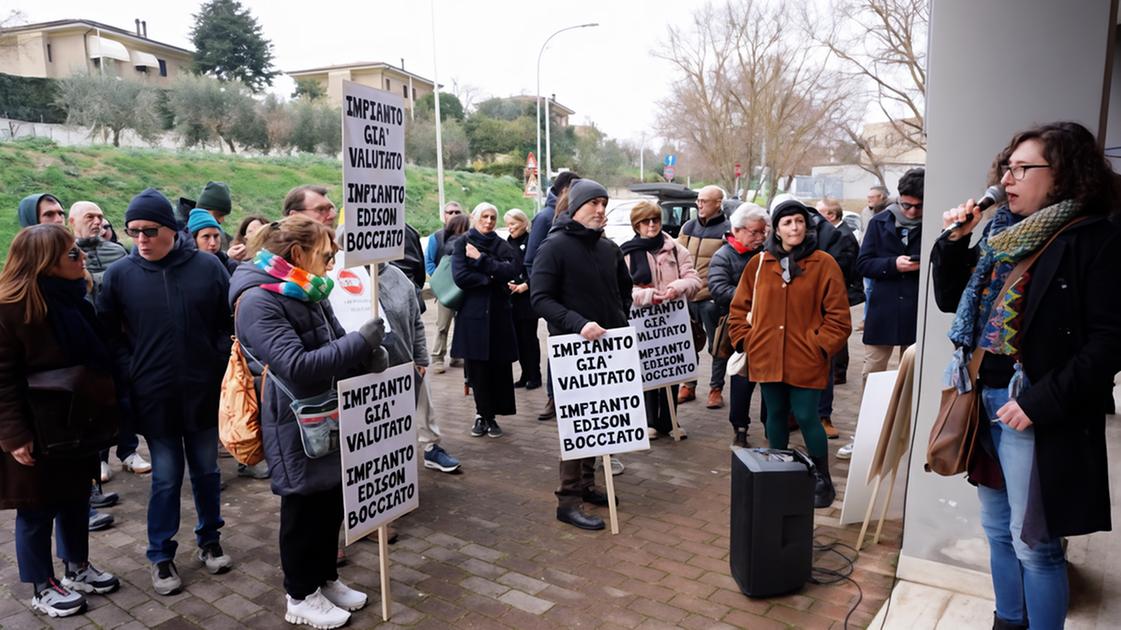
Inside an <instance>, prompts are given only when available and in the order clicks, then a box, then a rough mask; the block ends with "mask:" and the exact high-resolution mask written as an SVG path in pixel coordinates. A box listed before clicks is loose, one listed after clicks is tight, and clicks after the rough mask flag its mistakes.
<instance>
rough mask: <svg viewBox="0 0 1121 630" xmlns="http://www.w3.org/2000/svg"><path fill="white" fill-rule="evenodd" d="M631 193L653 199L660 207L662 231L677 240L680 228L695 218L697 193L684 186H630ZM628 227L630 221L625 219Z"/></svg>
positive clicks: (658, 184) (656, 184)
mask: <svg viewBox="0 0 1121 630" xmlns="http://www.w3.org/2000/svg"><path fill="white" fill-rule="evenodd" d="M627 188H628V189H629V190H630V191H631V192H633V193H638V194H640V195H649V196H651V197H654V198H655V200H656V201H657V204H658V205H659V206H661V207H662V230H664V231H665V232H666V233H667V234H669V235H670V236H672V237H674V238H677V235H678V233H679V232H681V226H682V225H685V222H686V221H688V220H689V219H692V218H693V217H695V216H697V191H695V190H693V189H692V188H689V187H688V186H686V185H684V184H669V183H655V184H631V185H630V186H628V187H627ZM627 224H628V226H629V225H630V219H629V217H628V219H627Z"/></svg>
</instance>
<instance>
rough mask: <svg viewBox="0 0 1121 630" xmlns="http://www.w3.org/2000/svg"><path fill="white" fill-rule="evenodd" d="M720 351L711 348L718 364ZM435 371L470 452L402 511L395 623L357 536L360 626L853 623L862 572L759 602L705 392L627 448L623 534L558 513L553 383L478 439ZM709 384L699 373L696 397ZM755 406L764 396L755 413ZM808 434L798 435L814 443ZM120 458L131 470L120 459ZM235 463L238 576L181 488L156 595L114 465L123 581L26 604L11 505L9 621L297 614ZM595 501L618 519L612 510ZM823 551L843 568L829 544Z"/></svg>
mask: <svg viewBox="0 0 1121 630" xmlns="http://www.w3.org/2000/svg"><path fill="white" fill-rule="evenodd" d="M432 311H433V309H429V313H428V315H427V317H426V321H427V323H429V324H431V321H428V320H431V319H432V314H433V313H432ZM433 328H434V326H430V328H429V330H430V331H431V330H432V329H433ZM543 337H544V333H542V338H543ZM850 349H851V354H852V357H853V361H852V365H850V367H849V378H850V381H849V384H847V385H842V386H838V388H837V401H836V407H837V410H836V412H835V415H834V421H835V422H836V423H837V424H838V425H839V428H841V430H842V434H843V435H842V439H841V440H832V441H830V450H831V452H836V449H837V448H838V447H839V446H840V445H842V444H844V443H845V442H846V440H845V439H844V438H847V437H849V436H850V435H851V430H852V428H853V422H854V418H855V415H856V409H857V407H858V390H859V382H860V360H861V356H862V355H861V347H860V344H859V335H858V334H857V335H856V336H854V337H853V339H852V341H851V342H850ZM707 358H708V357H707V355H705V359H702V370H703V371H704V372H705V373H706V374H707V371H708V361H707V360H706V359H707ZM516 376H517V367H516V366H515V377H516ZM433 378H434V381H433V389H434V395H435V402H436V408H437V409H438V410H439V411H440V412H441V413H442V419H441V422H442V427H443V432H444V438H443V440H444V446H445V447H446V448H447V449H448V451H449V452H451V453H452V454H454V455H455V456H457V457H459V458H460V459H461V460H462V461H463V473H462V474H460V475H448V474H443V473H439V472H436V471H433V470H427V469H422V472H421V500H420V502H421V507H420V509H419V510H417V511H416V512H414V513H412V514H411V515H409V516H407V517H405V518H404V519H402V520H401V521H399V522H398V523H397V526H398V528H399V529H400V532H401V537H400V541H399V542H398V543H397V544H396V545H394V546H393V547H392V548H391V550H392V551H391V554H390V561H391V564H392V569H391V576H392V580H393V586H392V592H393V614H392V618H391V620H390V623H388V624H381V618H380V600H379V597H378V569H377V567H378V559H377V546H376V544H373V543H370V542H361V543H358V544H356V545H353V546H351V547H350V548H349V549H348V553H349V556H350V564H349V565H348V566H347V567H345V568H343V569H341V575H342V579H343V580H345V581H346V582H348V583H350V584H352V585H355V586H357V587H359V588H362V589H364V590H366V591H367V592H369V593H370V595H371V597H370V605H369V606H368V607H367V608H366V609H365V610H363V611H361V612H358V613H356V614H355V615H354V616H353V617H352V621H351V623H350V625H349V627H353V628H373V627H380V628H396V627H414V628H448V627H456V628H519V629H529V628H546V627H549V628H560V627H564V628H572V627H576V628H644V629H645V628H670V627H683V628H733V627H735V628H760V629H769V628H789V627H795V628H822V629H824V628H833V629H839V628H842V627H843V623H842V620H843V619H844V617H845V615H846V613H847V611H848V610H849V608H850V607H851V606H852V605H853V604H854V603H855V602H856V600H857V593H856V588H855V587H854V586H853V585H852V584H851V583H848V582H842V583H839V584H837V585H832V586H819V585H807V586H806V588H805V589H803V590H802V591H800V592H799V593H797V594H794V595H789V596H786V597H777V598H772V599H766V600H753V599H749V598H747V597H745V596H744V595H742V594H741V593H740V592H739V590H738V588H737V587H736V584H735V582H734V581H733V580H732V578H731V577H730V574H729V568H728V527H729V512H730V510H729V470H730V451H729V448H728V444H729V442H730V441H731V435H732V432H731V429H730V425H729V424H728V422H727V408H725V409H721V410H707V409H705V408H704V405H703V397H700V396H699V398H701V399H700V400H698V401H695V402H690V403H687V404H686V405H683V406H682V407H681V416H682V424H683V426H684V428H686V429H687V430H688V432H689V439H688V440H685V441H683V442H679V443H674V442H672V441H671V440H669V439H665V438H663V439H659V440H657V441H656V442H653V443H652V445H651V446H652V448H651V450H650V451H647V452H642V453H633V454H626V455H624V456H623V457H622V460H623V461H624V462H625V464H626V472H625V473H624V474H623V475H622V476H619V477H616V478H615V487H616V492H617V493H618V495H619V500H620V502H621V505H620V508H619V516H620V519H621V523H620V533H619V535H616V536H612V535H611V534H610V533H609V532H608V531H604V532H584V531H581V530H577V529H575V528H572V527H570V526H567V525H563V524H561V523H558V522H557V521H556V520H555V518H554V514H553V512H554V508H555V505H556V502H555V500H554V497H553V494H552V491H553V489H554V487H555V486H556V484H557V459H556V458H557V452H558V446H557V437H556V429H555V425H554V424H553V423H545V422H537V420H536V415H537V413H538V412H539V411H540V410H541V408H542V405H543V403H544V401H545V393H544V389H543V388H542V389H539V390H535V391H533V392H526V391H524V390H518V394H517V404H518V411H519V413H518V415H517V416H512V417H505V418H503V417H500V418H499V422H500V423H501V425H502V427H503V429H504V430H505V431H506V435H505V436H504V437H502V438H500V439H489V438H485V437H483V438H471V437H469V436H468V434H467V432H468V429H469V428H470V424H471V421H472V418H473V404H472V401H471V399H470V398H467V397H464V396H463V387H462V370H460V369H455V368H452V369H449V370H448V372H447V373H446V374H442V375H436V376H434V377H433ZM701 382H702V383H705V382H706V378H704V377H702V379H701ZM704 393H707V388H704V387H703V386H702V388H701V391H700V392H698V394H704ZM757 409H758V403H757V402H756V403H755V405H754V409H753V413H754V412H755V411H757ZM762 433H763V432H762V427H761V425H759V424H758V423H757V422H755V419H754V416H753V424H752V428H751V433H750V436H749V440H750V441H751V444H752V445H760V446H761V445H764V443H763V436H762ZM799 440H800V438H797V437H796V438H794V439H793V440H792V444H799V445H800V441H799ZM112 461H113V463H114V465H117V462H116V459H115V457H114V458H113V459H112ZM221 465H222V470H223V475H224V477H225V478H226V479H227V480H228V482H229V485H228V487H227V489H226V491H225V492H224V493H223V497H222V510H223V514H222V515H223V518H225V521H226V527H225V528H224V529H223V530H222V531H223V538H222V544H223V547H224V548H225V549H226V551H227V553H229V555H230V556H231V557H232V558H233V560H234V563H235V567H234V569H233V571H232V572H230V573H228V574H226V575H222V576H211V575H209V574H208V573H206V572H205V571H203V570H202V569H201V567H200V566H199V564H198V563H197V562H195V561H194V560H193V552H194V544H193V540H192V536H191V529H192V525H193V515H194V507H193V505H192V504H191V500H190V492H189V489H188V488H185V489H184V495H183V499H184V500H183V526H182V528H181V530H180V533H179V536H178V540H179V542H180V553H179V558H178V565H179V567H180V571H181V573H182V576H183V580H184V583H185V585H186V588H185V590H184V591H183V592H182V593H180V594H178V595H175V596H172V597H161V596H159V595H156V594H155V593H154V592H153V590H152V586H151V582H150V578H149V572H148V565H147V562H146V561H145V559H144V548H145V545H146V533H145V521H144V519H145V501H146V497H147V483H148V480H147V478H140V477H137V476H135V475H132V474H129V473H123V472H120V471H119V470H117V472H116V476H115V477H114V478H113V480H112V481H111V482H110V483H108V484H107V485H106V490H112V491H115V492H118V493H120V494H121V497H122V502H121V504H120V505H119V506H118V507H114V508H111V509H110V510H109V511H110V513H112V514H113V515H114V516H116V518H117V524H116V525H115V526H114V527H113V528H111V529H109V530H106V531H103V532H97V533H93V534H91V535H90V546H91V559H92V561H93V562H94V563H95V564H96V565H97V566H98V567H99V568H102V569H105V570H108V571H112V572H113V573H116V574H117V575H118V576H120V577H121V579H122V581H123V582H124V584H123V586H122V588H121V590H120V591H118V592H117V593H114V594H112V595H109V596H107V597H99V596H91V597H90V598H89V601H90V611H89V612H88V613H87V614H86V615H84V616H77V617H72V618H69V619H65V620H56V619H47V618H45V617H43V616H41V615H36V614H34V613H32V612H30V610H29V608H28V601H29V599H30V588H29V587H28V586H27V585H24V584H20V583H19V578H18V573H17V569H16V564H15V549H14V545H13V542H12V539H13V522H14V512H12V511H6V512H0V627H2V628H5V629H12V628H41V627H47V626H50V627H57V628H118V627H120V628H129V629H131V628H143V627H158V628H166V629H178V628H205V629H206V630H221V629H223V628H238V627H250V628H270V629H273V628H283V627H285V626H286V624H285V622H284V592H283V589H282V587H281V573H280V562H279V556H278V552H277V548H276V539H277V529H278V522H279V500H278V499H277V497H275V496H273V495H272V493H271V492H270V491H269V489H268V484H267V482H264V481H254V480H249V479H241V478H237V477H235V472H234V471H235V464H234V461H233V460H232V459H228V458H227V459H222V460H221ZM846 469H847V463H845V462H837V461H834V462H833V476H834V480H835V481H837V482H838V486H839V487H838V490H839V491H842V490H843V486H844V478H845V474H846ZM184 485H185V486H186V483H185V484H184ZM840 505H841V499H840V496H838V500H837V502H836V503H835V504H834V506H833V507H832V508H830V509H828V510H818V511H817V512H818V518H817V521H818V527H817V530H816V540H817V542H818V543H824V542H829V541H833V540H838V539H839V540H841V541H842V542H845V543H846V544H850V545H851V544H852V542H853V540H854V539H855V537H856V533H857V531H858V526H856V525H853V526H848V527H845V528H838V527H836V526H835V525H836V518H837V516H838V515H839V513H840ZM597 512H598V513H601V514H602V516H603V517H604V518H605V519H606V518H607V509H606V508H602V509H597ZM899 540H900V525H899V522H898V521H895V522H889V523H888V524H887V525H886V526H885V533H884V537H883V538H882V539H881V543H880V544H879V545H874V546H873V545H870V546H867V547H866V548H865V550H864V552H863V553H862V554H861V556H860V558H859V560H858V562H857V564H856V569H855V571H854V572H853V575H852V577H853V579H855V580H856V581H857V582H859V583H860V586H861V587H862V589H863V601H862V602H861V603H860V605H859V606H858V607H857V609H856V611H855V612H854V613H853V614H852V617H851V619H850V621H849V623H850V627H853V628H856V627H864V626H865V625H867V624H868V623H869V622H870V621H871V619H872V617H873V615H874V614H875V613H876V611H877V610H878V609H879V608H880V606H881V605H882V604H883V603H884V601H885V600H886V598H887V595H888V592H889V590H890V588H891V585H892V579H893V575H894V566H895V562H896V558H897V556H898V547H899ZM815 564H821V565H822V566H833V567H836V566H837V563H836V560H835V558H834V559H830V558H829V557H828V556H823V557H822V558H821V559H820V561H816V560H815Z"/></svg>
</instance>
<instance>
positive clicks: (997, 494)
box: [977, 387, 1070, 630]
mask: <svg viewBox="0 0 1121 630" xmlns="http://www.w3.org/2000/svg"><path fill="white" fill-rule="evenodd" d="M981 400H982V402H983V403H984V408H985V414H986V415H987V417H988V418H989V419H991V420H992V419H995V418H996V412H997V410H998V409H1000V408H1001V407H1002V406H1003V405H1004V403H1006V402H1008V390H1007V388H1003V387H1001V388H993V387H985V388H983V389H982V390H981ZM989 430H990V431H991V433H992V438H993V445H994V446H995V447H996V453H997V458H998V459H999V460H1000V469H1001V471H1002V472H1003V473H1004V482H1005V487H1004V489H1003V490H993V489H992V488H986V487H984V486H978V487H977V494H978V495H979V496H980V498H981V525H982V527H984V530H985V536H987V537H988V539H989V564H990V568H991V571H992V576H993V590H994V591H995V592H996V614H997V616H998V617H1000V618H1001V619H1003V620H1005V621H1009V622H1012V623H1022V622H1023V621H1025V620H1026V621H1028V622H1030V625H1031V627H1032V629H1033V630H1035V629H1037V628H1038V629H1039V630H1047V629H1050V628H1062V627H1063V620H1064V619H1065V618H1066V611H1067V603H1068V600H1069V597H1070V586H1069V585H1068V584H1067V569H1066V558H1065V557H1064V555H1063V547H1062V544H1061V543H1060V541H1059V540H1058V539H1054V540H1050V541H1047V542H1045V543H1041V544H1039V545H1037V546H1036V547H1035V548H1034V549H1031V548H1029V547H1028V546H1027V544H1026V543H1024V541H1022V540H1020V531H1021V530H1022V528H1023V525H1024V513H1025V512H1026V510H1027V504H1028V482H1029V479H1030V478H1031V474H1032V467H1033V465H1034V463H1035V429H1034V428H1033V427H1029V428H1027V429H1026V430H1024V431H1017V430H1015V429H1013V428H1011V427H1009V426H1008V425H1006V424H1004V423H1003V422H999V421H998V422H994V423H992V424H991V425H990V426H989Z"/></svg>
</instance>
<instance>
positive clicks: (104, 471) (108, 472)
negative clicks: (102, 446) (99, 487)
mask: <svg viewBox="0 0 1121 630" xmlns="http://www.w3.org/2000/svg"><path fill="white" fill-rule="evenodd" d="M112 478H113V470H112V469H110V468H109V462H101V483H105V482H106V481H109V480H110V479H112Z"/></svg>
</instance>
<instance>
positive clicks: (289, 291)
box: [253, 249, 335, 303]
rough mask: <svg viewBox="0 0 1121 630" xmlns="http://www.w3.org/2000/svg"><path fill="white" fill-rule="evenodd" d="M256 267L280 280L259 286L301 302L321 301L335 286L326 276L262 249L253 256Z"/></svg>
mask: <svg viewBox="0 0 1121 630" xmlns="http://www.w3.org/2000/svg"><path fill="white" fill-rule="evenodd" d="M253 264H254V265H256V266H257V268H258V269H260V270H262V271H264V272H265V273H267V274H269V275H270V276H272V277H274V278H276V279H277V280H280V281H281V282H274V283H272V284H262V285H261V288H262V289H265V290H267V291H272V292H273V293H279V294H281V295H286V296H288V297H290V298H295V299H297V300H300V301H301V302H313V303H314V302H322V301H323V300H325V299H327V296H328V295H330V294H331V289H333V288H335V281H334V280H332V279H330V278H328V277H327V276H317V275H314V274H310V273H308V272H306V271H304V270H303V269H300V268H299V267H297V266H295V265H293V264H292V263H290V262H288V261H287V260H284V259H283V258H281V257H280V256H277V255H276V254H274V253H272V252H270V251H268V250H267V249H262V250H260V251H258V252H257V255H256V256H255V257H254V258H253Z"/></svg>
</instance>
